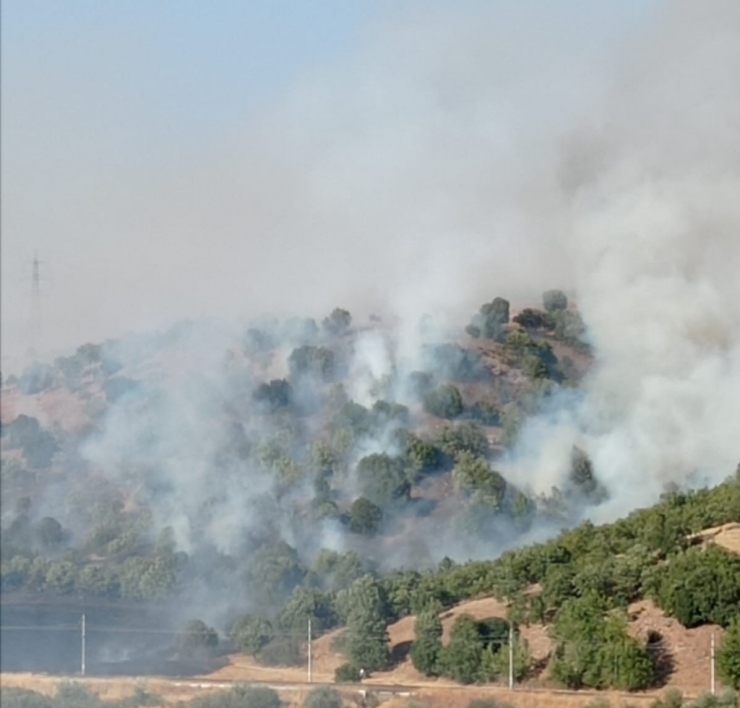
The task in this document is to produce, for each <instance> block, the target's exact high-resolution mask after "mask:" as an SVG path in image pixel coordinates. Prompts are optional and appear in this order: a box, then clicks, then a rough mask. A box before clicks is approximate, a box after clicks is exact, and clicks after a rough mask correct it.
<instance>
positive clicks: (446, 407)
mask: <svg viewBox="0 0 740 708" xmlns="http://www.w3.org/2000/svg"><path fill="white" fill-rule="evenodd" d="M424 410H425V411H426V412H427V413H429V414H430V415H436V416H437V417H438V418H448V419H449V420H452V419H453V418H457V417H458V416H459V415H462V412H463V410H464V406H463V400H462V396H461V395H460V391H459V390H458V389H457V388H456V387H455V386H452V385H450V384H448V385H445V386H440V387H439V388H436V389H434V390H433V391H430V392H429V393H428V394H427V395H426V396H424Z"/></svg>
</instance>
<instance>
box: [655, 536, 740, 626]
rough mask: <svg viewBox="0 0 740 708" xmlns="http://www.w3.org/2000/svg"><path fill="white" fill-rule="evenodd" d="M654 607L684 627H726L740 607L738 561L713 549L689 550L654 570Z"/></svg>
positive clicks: (719, 550) (721, 550)
mask: <svg viewBox="0 0 740 708" xmlns="http://www.w3.org/2000/svg"><path fill="white" fill-rule="evenodd" d="M652 585H653V587H652V592H651V594H652V595H653V596H654V598H655V600H656V601H657V603H658V605H660V607H661V608H662V609H663V610H665V611H666V612H668V613H669V614H672V615H673V616H674V617H675V618H676V619H677V620H678V621H679V622H680V623H681V624H682V625H684V627H689V628H690V627H697V626H699V625H701V624H706V623H710V622H711V623H713V624H719V625H722V626H723V627H727V626H729V624H730V621H731V620H732V618H733V616H735V615H736V613H737V608H738V607H740V558H738V557H737V556H736V555H734V554H732V553H730V552H729V551H726V550H724V549H722V548H719V547H717V546H710V547H709V548H706V549H703V548H690V549H688V550H687V551H686V552H684V553H682V554H680V555H678V556H676V557H675V558H673V559H671V560H670V561H669V562H668V563H667V564H665V565H664V566H661V567H660V568H659V570H658V571H657V574H656V576H655V580H654V581H653V583H652Z"/></svg>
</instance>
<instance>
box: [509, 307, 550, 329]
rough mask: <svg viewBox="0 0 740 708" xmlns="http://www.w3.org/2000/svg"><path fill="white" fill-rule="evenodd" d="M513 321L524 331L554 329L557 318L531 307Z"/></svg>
mask: <svg viewBox="0 0 740 708" xmlns="http://www.w3.org/2000/svg"><path fill="white" fill-rule="evenodd" d="M513 321H514V322H516V323H517V324H518V325H519V326H520V327H523V328H524V329H554V328H555V318H554V317H553V316H552V315H550V314H549V313H547V312H542V310H533V309H531V308H529V307H527V308H525V309H524V310H522V311H521V312H520V313H519V314H518V315H515V316H514V318H513Z"/></svg>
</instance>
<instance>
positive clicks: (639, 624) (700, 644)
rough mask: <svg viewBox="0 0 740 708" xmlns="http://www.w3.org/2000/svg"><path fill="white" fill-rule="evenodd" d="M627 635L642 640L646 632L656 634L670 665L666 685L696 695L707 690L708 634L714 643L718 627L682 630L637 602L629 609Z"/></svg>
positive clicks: (658, 611) (650, 605)
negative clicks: (660, 638) (660, 639)
mask: <svg viewBox="0 0 740 708" xmlns="http://www.w3.org/2000/svg"><path fill="white" fill-rule="evenodd" d="M629 613H630V617H632V618H633V619H632V620H631V621H630V624H629V627H628V630H629V632H630V634H632V635H633V636H635V637H639V638H640V639H643V640H644V639H646V638H647V636H648V633H649V632H650V631H653V632H658V633H659V634H660V636H661V637H662V638H663V639H662V645H663V646H664V647H665V649H666V650H667V654H668V656H669V658H670V660H671V663H672V664H673V671H672V672H671V674H670V676H669V677H668V683H667V685H668V686H669V687H673V688H680V689H681V690H682V691H688V692H691V693H699V692H701V691H705V690H708V689H709V672H710V652H711V642H712V635H714V636H715V639H716V641H717V643H719V641H720V639H721V637H722V632H723V630H722V628H721V627H718V626H716V625H711V624H708V625H704V626H702V627H695V628H694V629H686V627H684V626H683V625H682V624H681V623H680V622H678V621H677V620H675V619H673V618H671V617H667V616H666V614H665V613H664V612H663V611H662V610H661V609H660V608H658V607H656V606H655V604H653V602H651V601H650V600H640V601H639V602H635V603H633V604H632V605H630V607H629Z"/></svg>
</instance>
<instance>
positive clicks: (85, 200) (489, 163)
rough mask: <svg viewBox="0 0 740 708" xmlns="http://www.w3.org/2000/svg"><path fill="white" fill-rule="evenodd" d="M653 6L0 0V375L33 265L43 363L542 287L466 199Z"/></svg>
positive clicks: (518, 154)
mask: <svg viewBox="0 0 740 708" xmlns="http://www.w3.org/2000/svg"><path fill="white" fill-rule="evenodd" d="M659 4H660V3H658V2H657V0H629V1H624V0H621V1H617V0H613V1H604V2H599V3H593V2H587V1H586V0H580V1H576V0H562V1H561V2H558V3H549V2H544V1H541V2H534V1H531V2H513V0H501V1H499V2H475V1H472V0H471V1H464V0H463V1H457V2H451V1H449V2H438V1H435V0H429V1H428V2H413V1H411V0H408V1H405V0H399V1H396V2H391V1H390V0H375V1H374V2H370V1H364V0H344V1H340V0H336V1H334V2H331V1H329V0H316V1H314V2H305V0H290V1H289V0H273V1H270V2H267V1H260V0H250V1H249V2H243V1H242V2H237V1H233V2H230V1H227V0H214V1H210V2H206V1H205V0H200V1H199V2H196V1H193V0H126V1H125V2H100V1H94V0H65V1H64V2H59V1H58V0H45V1H40V0H4V1H3V2H2V47H1V51H2V56H1V59H2V63H1V67H2V79H1V80H2V84H1V88H2V128H1V130H2V133H1V141H2V145H1V147H2V152H1V156H2V157H1V160H2V162H1V168H2V242H1V249H2V251H1V255H2V270H1V275H2V303H1V315H2V317H1V324H2V358H3V361H2V366H3V369H7V368H11V369H14V368H17V366H18V364H19V363H20V362H21V361H22V360H23V355H24V353H25V352H26V351H27V349H28V348H29V345H30V343H31V342H30V330H31V328H30V324H29V323H30V318H29V313H30V301H31V261H32V259H33V256H34V254H35V253H37V254H38V256H39V258H40V259H41V261H42V266H41V276H42V298H41V311H42V337H41V341H40V346H39V348H40V349H41V351H42V353H44V354H45V355H49V356H50V355H52V354H54V353H57V352H61V351H64V350H67V349H70V348H74V347H76V346H77V345H79V344H81V343H83V342H85V341H91V340H92V341H99V340H102V339H104V338H108V337H116V336H120V335H122V334H124V333H126V332H130V331H135V330H139V329H142V328H151V327H159V326H164V325H166V324H168V323H171V322H173V321H175V320H177V319H180V318H184V317H192V316H201V315H209V316H214V315H224V316H227V317H240V316H242V315H255V314H259V313H266V312H273V311H275V312H289V311H290V312H297V313H299V314H304V313H305V314H308V315H313V316H319V315H321V314H322V312H326V311H328V310H330V309H331V307H332V306H334V305H342V304H346V305H347V306H351V307H353V308H359V309H360V310H363V309H364V310H366V311H368V312H369V311H370V310H372V309H373V308H374V307H375V306H378V307H382V306H383V304H387V301H388V300H389V299H390V300H392V301H393V304H394V305H395V308H394V309H395V311H396V312H398V313H400V314H402V315H403V314H404V313H405V312H407V311H409V312H414V313H417V312H418V311H420V310H423V309H424V308H437V307H441V306H443V305H444V304H446V303H447V302H450V301H451V299H455V298H458V299H459V303H458V302H457V301H456V304H459V305H460V307H463V306H465V307H468V306H470V304H471V301H474V300H475V298H476V297H479V295H480V294H481V292H482V290H483V289H485V283H486V282H488V281H489V280H490V277H491V275H492V274H493V273H497V271H496V263H500V262H501V260H502V258H503V257H504V256H507V254H508V255H511V257H512V260H513V261H516V260H517V259H518V260H519V261H520V262H521V268H522V269H525V268H526V269H527V271H532V272H536V271H537V269H538V267H540V268H541V270H542V271H543V273H547V272H550V273H554V274H555V275H557V276H558V278H559V279H561V280H562V279H565V278H566V277H567V263H565V262H564V263H563V264H562V268H559V267H558V266H557V265H556V264H557V261H558V256H557V254H555V253H554V252H553V253H550V252H548V250H547V248H545V249H543V250H542V252H541V253H538V254H532V253H530V252H529V251H528V249H527V246H526V243H527V236H526V233H527V232H528V231H529V230H532V229H536V228H537V225H536V224H534V223H529V222H527V223H525V224H523V225H522V224H520V223H519V221H518V219H519V217H516V218H515V217H513V216H507V215H503V214H496V215H495V219H494V217H493V216H492V215H491V214H490V213H489V211H490V210H488V209H487V208H486V206H485V204H486V201H487V193H488V191H489V190H490V192H491V193H492V194H493V193H494V192H496V191H497V190H498V191H500V190H501V189H503V188H505V183H507V182H508V181H509V177H508V176H507V179H503V178H501V179H498V178H497V177H496V175H497V174H498V173H499V172H500V171H501V170H502V169H504V168H505V169H506V170H510V171H511V170H513V171H514V174H513V179H514V180H516V178H517V175H516V169H517V167H516V166H517V165H526V170H530V169H531V166H530V163H531V162H533V161H535V158H536V156H535V155H527V154H525V153H526V152H527V151H532V152H533V153H534V152H536V150H537V149H539V147H538V143H537V141H538V139H539V136H541V135H543V134H544V133H547V132H548V131H553V130H559V129H561V128H562V129H565V126H567V124H568V122H569V121H570V119H571V118H572V116H573V113H574V112H575V111H579V110H582V109H585V108H584V106H587V105H588V104H589V103H590V102H591V101H594V100H598V91H599V80H598V72H596V71H595V70H594V67H595V66H597V65H598V66H600V67H601V68H602V69H603V67H604V66H605V65H608V62H609V61H610V60H611V56H612V53H613V51H616V48H617V47H619V49H620V50H622V51H623V49H624V45H625V43H628V42H629V39H630V37H633V36H635V35H636V34H639V33H640V32H641V31H642V30H643V29H644V28H645V27H646V26H647V25H649V23H650V17H651V14H652V13H653V12H654V11H655V8H656V7H657V6H658V5H659ZM519 77H526V81H525V80H524V78H522V81H521V86H520V84H519ZM581 104H583V105H581ZM543 105H544V106H545V107H546V110H544V111H543V110H542V106H543ZM541 149H542V150H546V149H547V147H546V145H545V144H544V141H543V145H542V148H541ZM521 171H522V173H523V172H524V171H525V167H521ZM543 218H544V217H543ZM502 224H505V225H506V230H507V233H509V234H516V233H518V231H517V229H519V231H521V233H522V236H521V237H519V238H517V244H518V245H515V246H513V245H512V243H513V241H512V240H513V239H514V237H513V236H507V237H504V236H501V237H499V236H497V233H498V230H501V229H503V226H502ZM538 243H541V241H538ZM461 244H465V249H464V250H465V254H466V255H465V257H464V258H460V257H458V254H459V252H460V251H461V248H460V245H461ZM512 249H513V250H512ZM516 249H519V250H516ZM489 260H490V263H489ZM563 260H564V261H565V260H567V259H563ZM473 271H474V272H473ZM506 271H507V272H506V273H503V272H502V273H501V283H502V286H508V287H513V286H514V284H515V283H516V282H517V278H519V276H520V271H519V270H518V269H517V267H516V265H514V267H508V268H507V269H506ZM507 278H508V279H509V280H507ZM546 279H547V278H546V277H545V278H544V280H546ZM544 280H543V282H544ZM407 281H408V282H412V283H413V288H410V287H409V285H408V282H407ZM546 284H547V283H546ZM552 284H553V285H555V284H557V283H554V282H553V283H552ZM389 292H392V293H393V295H392V296H389V295H388V293H389ZM461 292H462V294H461V295H459V296H458V293H461ZM451 293H454V294H455V295H454V298H453V297H452V296H451V295H450V294H451ZM488 294H489V293H486V295H488ZM493 294H496V293H490V295H493ZM486 299H490V298H489V297H486Z"/></svg>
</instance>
